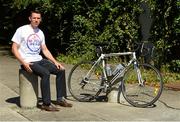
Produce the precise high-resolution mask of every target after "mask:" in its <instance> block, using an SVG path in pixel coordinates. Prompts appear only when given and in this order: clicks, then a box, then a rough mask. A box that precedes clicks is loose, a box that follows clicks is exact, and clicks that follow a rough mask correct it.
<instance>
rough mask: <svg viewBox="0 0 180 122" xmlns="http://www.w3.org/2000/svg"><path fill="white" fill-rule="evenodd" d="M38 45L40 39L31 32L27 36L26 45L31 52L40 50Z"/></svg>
mask: <svg viewBox="0 0 180 122" xmlns="http://www.w3.org/2000/svg"><path fill="white" fill-rule="evenodd" d="M40 45H41V39H40V38H39V36H38V35H37V34H31V35H29V37H28V38H27V47H28V48H29V49H30V50H31V51H32V52H39V51H40Z"/></svg>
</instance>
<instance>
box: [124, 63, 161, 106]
mask: <svg viewBox="0 0 180 122" xmlns="http://www.w3.org/2000/svg"><path fill="white" fill-rule="evenodd" d="M138 67H139V69H140V72H141V76H142V79H143V80H144V81H145V82H144V83H143V85H139V83H138V79H137V71H136V70H135V69H134V66H131V67H129V68H128V69H127V71H126V72H125V74H124V77H123V82H122V94H123V96H124V98H125V100H126V101H127V102H128V103H129V104H131V105H132V106H135V107H142V108H144V107H148V106H151V105H153V104H154V103H155V102H156V101H157V100H158V99H159V97H160V96H161V93H162V90H163V80H162V76H161V74H160V72H159V71H158V70H157V69H156V68H155V67H154V66H152V65H150V64H139V66H138Z"/></svg>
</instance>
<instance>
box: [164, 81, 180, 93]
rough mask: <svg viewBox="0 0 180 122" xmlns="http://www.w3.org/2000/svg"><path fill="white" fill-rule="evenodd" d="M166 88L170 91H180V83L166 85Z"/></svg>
mask: <svg viewBox="0 0 180 122" xmlns="http://www.w3.org/2000/svg"><path fill="white" fill-rule="evenodd" d="M164 87H165V88H168V89H171V90H174V91H180V82H177V83H167V84H164Z"/></svg>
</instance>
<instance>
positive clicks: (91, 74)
mask: <svg viewBox="0 0 180 122" xmlns="http://www.w3.org/2000/svg"><path fill="white" fill-rule="evenodd" d="M93 64H94V63H93V62H91V61H83V62H80V63H78V64H76V65H75V66H74V67H73V68H72V70H71V72H70V74H69V77H68V88H69V91H70V93H71V95H72V96H73V98H75V99H76V100H78V101H82V102H83V101H91V100H93V99H94V98H95V97H96V96H98V95H99V94H100V92H101V89H100V86H101V85H102V67H100V65H98V64H97V65H95V66H94V67H93V68H92V66H93Z"/></svg>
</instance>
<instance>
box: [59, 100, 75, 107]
mask: <svg viewBox="0 0 180 122" xmlns="http://www.w3.org/2000/svg"><path fill="white" fill-rule="evenodd" d="M56 104H57V105H60V106H62V107H72V106H73V105H72V104H71V103H68V102H67V101H65V100H63V101H58V102H57V103H56Z"/></svg>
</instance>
